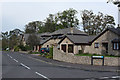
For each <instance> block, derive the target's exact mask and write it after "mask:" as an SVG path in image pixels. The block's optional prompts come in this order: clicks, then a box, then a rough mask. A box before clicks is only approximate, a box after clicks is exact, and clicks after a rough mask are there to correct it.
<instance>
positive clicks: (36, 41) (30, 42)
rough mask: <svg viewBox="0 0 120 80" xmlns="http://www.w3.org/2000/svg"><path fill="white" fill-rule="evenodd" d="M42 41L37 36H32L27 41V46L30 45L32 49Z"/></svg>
mask: <svg viewBox="0 0 120 80" xmlns="http://www.w3.org/2000/svg"><path fill="white" fill-rule="evenodd" d="M39 43H40V39H39V38H38V37H37V35H36V34H30V35H29V37H28V39H27V45H29V46H30V47H31V48H33V47H34V46H36V45H39Z"/></svg>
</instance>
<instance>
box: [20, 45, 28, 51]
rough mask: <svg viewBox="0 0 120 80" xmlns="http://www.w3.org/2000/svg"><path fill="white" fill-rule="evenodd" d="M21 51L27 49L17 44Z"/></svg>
mask: <svg viewBox="0 0 120 80" xmlns="http://www.w3.org/2000/svg"><path fill="white" fill-rule="evenodd" d="M18 47H19V48H20V49H21V50H22V51H27V49H26V48H25V46H23V45H19V46H18Z"/></svg>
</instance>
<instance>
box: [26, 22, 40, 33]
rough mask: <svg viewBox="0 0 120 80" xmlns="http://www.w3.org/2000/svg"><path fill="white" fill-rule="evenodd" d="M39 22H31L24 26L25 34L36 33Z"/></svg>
mask: <svg viewBox="0 0 120 80" xmlns="http://www.w3.org/2000/svg"><path fill="white" fill-rule="evenodd" d="M40 23H41V22H40V21H33V22H30V23H28V24H27V25H25V33H38V31H39V27H38V26H39V25H40Z"/></svg>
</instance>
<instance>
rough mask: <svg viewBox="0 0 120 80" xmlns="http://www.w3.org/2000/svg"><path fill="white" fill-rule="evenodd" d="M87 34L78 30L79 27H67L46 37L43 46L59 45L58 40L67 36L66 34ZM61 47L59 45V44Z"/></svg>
mask: <svg viewBox="0 0 120 80" xmlns="http://www.w3.org/2000/svg"><path fill="white" fill-rule="evenodd" d="M69 34H72V35H87V34H86V33H84V32H82V31H80V30H78V29H77V28H65V29H59V30H57V31H55V32H53V33H51V37H49V38H48V39H46V40H45V41H44V42H42V43H41V45H42V47H51V46H54V45H58V42H59V41H60V40H61V39H62V38H63V37H64V36H65V35H69ZM58 48H59V45H58Z"/></svg>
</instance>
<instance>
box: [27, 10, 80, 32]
mask: <svg viewBox="0 0 120 80" xmlns="http://www.w3.org/2000/svg"><path fill="white" fill-rule="evenodd" d="M77 13H78V12H77V11H76V10H75V9H72V8H70V9H68V10H64V11H62V12H58V13H57V14H49V16H48V17H47V18H46V19H45V20H44V22H42V21H33V22H30V23H28V24H27V25H26V26H25V33H44V32H54V31H56V30H58V29H63V28H68V27H77V26H78V25H79V20H78V19H77V16H76V14H77Z"/></svg>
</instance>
